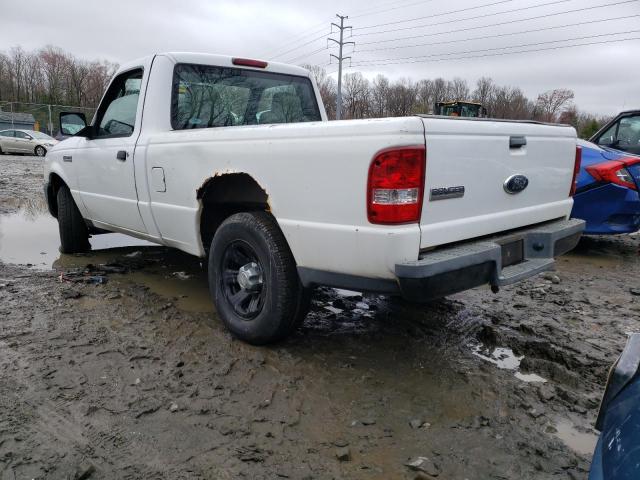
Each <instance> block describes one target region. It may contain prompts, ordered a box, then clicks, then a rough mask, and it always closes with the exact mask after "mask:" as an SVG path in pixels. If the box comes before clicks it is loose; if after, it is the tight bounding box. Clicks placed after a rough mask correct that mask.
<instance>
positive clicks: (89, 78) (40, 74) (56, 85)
mask: <svg viewBox="0 0 640 480" xmlns="http://www.w3.org/2000/svg"><path fill="white" fill-rule="evenodd" d="M117 68H118V65H117V64H114V63H111V62H108V61H106V60H93V61H87V60H83V59H79V58H77V57H75V56H73V55H71V54H70V53H67V52H65V51H63V50H62V49H60V48H58V47H54V46H51V45H48V46H46V47H44V48H41V49H40V50H36V51H25V50H24V49H23V48H22V47H20V46H16V47H13V48H11V49H9V51H6V52H2V51H0V101H5V102H7V101H8V102H22V103H43V104H58V105H72V106H78V107H88V108H95V107H96V106H97V105H98V103H99V102H100V98H102V94H103V93H104V90H105V88H106V87H107V85H108V83H109V80H110V79H111V77H112V76H113V74H114V73H115V71H116V70H117ZM0 107H2V104H0Z"/></svg>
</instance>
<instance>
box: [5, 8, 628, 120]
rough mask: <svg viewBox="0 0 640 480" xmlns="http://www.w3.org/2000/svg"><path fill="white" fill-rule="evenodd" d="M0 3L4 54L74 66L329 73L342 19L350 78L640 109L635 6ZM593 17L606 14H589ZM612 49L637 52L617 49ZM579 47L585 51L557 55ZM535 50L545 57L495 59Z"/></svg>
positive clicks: (602, 108) (589, 107)
mask: <svg viewBox="0 0 640 480" xmlns="http://www.w3.org/2000/svg"><path fill="white" fill-rule="evenodd" d="M3 3H4V5H3V8H2V16H1V17H0V49H2V50H7V49H8V48H10V47H11V46H15V45H21V46H23V47H24V48H25V49H29V50H30V49H38V48H40V47H42V46H43V45H46V44H52V45H57V46H59V47H62V48H63V49H64V50H67V51H69V52H71V53H73V54H74V55H76V56H79V57H82V58H86V59H99V58H104V59H107V60H110V61H113V62H124V61H127V60H131V59H133V58H136V57H140V56H144V55H147V54H150V53H154V52H160V51H198V52H211V53H221V54H229V55H238V56H247V57H259V58H266V59H273V58H274V57H275V59H276V60H279V61H294V63H312V64H317V65H325V64H327V63H328V62H329V50H326V49H324V48H326V46H327V40H326V38H327V36H328V33H329V24H330V22H331V21H337V19H336V18H335V17H334V15H335V14H336V13H340V14H343V15H349V16H350V18H349V19H348V20H347V21H346V23H345V24H348V25H352V26H353V32H352V34H353V37H352V38H349V39H348V40H352V41H355V42H356V47H355V51H354V52H353V53H351V54H350V55H351V57H352V58H353V67H352V68H351V69H349V70H347V72H351V71H361V72H363V73H364V74H365V75H366V76H367V77H370V78H373V77H374V76H375V75H376V74H377V73H384V74H385V75H387V76H389V77H391V78H400V77H408V78H411V79H412V80H418V79H420V78H435V77H438V76H441V77H444V78H452V77H454V76H459V77H462V78H465V79H466V80H468V81H469V83H470V84H473V83H475V81H476V79H477V78H479V77H481V76H490V77H492V78H493V79H494V80H495V81H496V82H497V83H498V84H507V85H513V86H519V87H521V88H522V89H523V90H524V91H525V93H526V94H527V95H528V96H530V97H531V98H535V97H536V96H537V94H538V93H540V92H543V91H545V90H549V89H552V88H570V89H572V90H574V91H575V94H576V99H575V102H576V104H577V105H578V107H579V108H580V109H582V110H586V111H590V112H593V113H598V114H615V113H617V112H618V111H620V110H622V109H629V108H640V61H639V59H640V0H627V1H623V0H555V1H554V0H541V1H537V2H536V1H534V0H502V1H500V0H458V1H451V0H449V1H445V0H421V1H420V0H342V1H336V0H324V1H321V2H303V1H299V0H272V1H269V2H267V1H257V0H256V1H254V0H233V1H227V0H223V1H216V0H209V1H205V0H182V1H175V0H172V1H169V0H135V1H134V0H110V1H108V2H100V3H98V2H93V1H87V0H59V1H57V2H51V1H50V0H30V1H29V2H27V3H24V2H3ZM598 6H603V7H602V8H593V7H598ZM578 9H581V10H580V11H575V10H578ZM570 11H573V12H570ZM562 12H569V13H562ZM532 17H538V18H532ZM541 17H542V18H541ZM619 17H623V18H620V19H619ZM605 20H606V21H605ZM586 22H590V23H586ZM496 24H501V25H496ZM575 24H579V25H575ZM549 27H554V28H549ZM555 27H558V28H555ZM541 29H545V30H542V31H540V30H541ZM531 30H538V31H534V32H532V31H531ZM525 31H526V32H527V33H523V32H525ZM334 32H335V28H334ZM333 36H334V38H337V36H336V35H335V34H334V35H333ZM403 37H414V38H410V39H407V38H406V39H401V38H403ZM478 37H491V38H478ZM469 39H471V40H469ZM620 39H635V40H630V41H621V42H617V41H616V42H613V41H614V40H620ZM595 42H609V43H600V44H595ZM585 43H587V44H590V45H585V46H577V47H573V48H556V47H559V46H566V45H575V44H585ZM425 44H428V45H425ZM410 45H417V46H412V47H410ZM505 47H510V48H505ZM346 48H347V51H348V52H350V51H351V48H352V47H346ZM552 48H553V49H552ZM320 49H323V50H322V51H318V50H320ZM534 49H545V50H542V51H537V52H531V51H529V52H522V53H514V54H509V55H499V56H498V55H496V54H502V53H507V52H514V51H516V52H517V51H520V52H521V51H523V50H534ZM314 52H315V53H314ZM312 53H313V55H310V54H312ZM334 53H337V52H334ZM278 54H279V55H278ZM441 54H446V55H441ZM407 57H410V58H407ZM462 57H467V58H462ZM469 57H475V58H469ZM425 60H428V61H425ZM436 60H437V61H436ZM390 63H391V64H390ZM394 63H395V64H394ZM383 64H386V65H383ZM327 70H328V71H329V72H333V71H334V70H336V68H335V67H334V66H333V65H330V66H327Z"/></svg>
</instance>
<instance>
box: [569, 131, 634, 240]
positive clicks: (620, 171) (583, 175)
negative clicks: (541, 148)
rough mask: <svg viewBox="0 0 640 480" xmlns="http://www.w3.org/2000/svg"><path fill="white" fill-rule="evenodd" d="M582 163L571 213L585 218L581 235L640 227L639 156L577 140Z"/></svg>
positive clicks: (620, 231) (610, 232) (608, 232)
mask: <svg viewBox="0 0 640 480" xmlns="http://www.w3.org/2000/svg"><path fill="white" fill-rule="evenodd" d="M578 145H579V146H581V147H582V163H581V167H580V172H579V173H578V177H577V185H576V192H575V195H574V197H573V200H574V203H573V210H572V211H571V216H572V217H573V218H580V219H582V220H585V221H586V222H587V226H586V229H585V231H584V234H585V235H607V234H619V233H633V232H636V231H638V230H640V195H639V194H638V187H639V186H640V156H636V155H633V154H630V153H626V152H622V151H619V150H614V149H611V148H608V147H602V146H598V145H596V144H594V143H590V142H586V141H584V140H578Z"/></svg>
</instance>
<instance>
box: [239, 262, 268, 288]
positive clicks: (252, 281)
mask: <svg viewBox="0 0 640 480" xmlns="http://www.w3.org/2000/svg"><path fill="white" fill-rule="evenodd" d="M237 281H238V284H239V285H240V287H241V288H242V289H243V290H246V291H249V292H255V291H257V290H259V289H260V287H261V286H262V284H263V279H262V269H261V268H260V266H259V265H258V264H257V263H255V262H250V263H247V264H245V265H243V266H242V267H240V269H239V270H238V277H237Z"/></svg>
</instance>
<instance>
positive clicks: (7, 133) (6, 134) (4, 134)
mask: <svg viewBox="0 0 640 480" xmlns="http://www.w3.org/2000/svg"><path fill="white" fill-rule="evenodd" d="M0 136H1V137H9V138H13V137H14V135H13V130H5V131H4V132H0Z"/></svg>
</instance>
